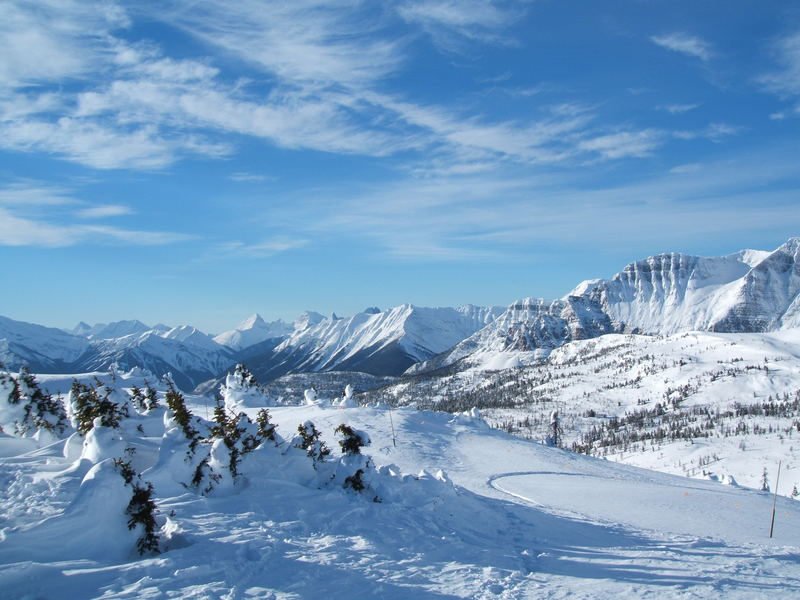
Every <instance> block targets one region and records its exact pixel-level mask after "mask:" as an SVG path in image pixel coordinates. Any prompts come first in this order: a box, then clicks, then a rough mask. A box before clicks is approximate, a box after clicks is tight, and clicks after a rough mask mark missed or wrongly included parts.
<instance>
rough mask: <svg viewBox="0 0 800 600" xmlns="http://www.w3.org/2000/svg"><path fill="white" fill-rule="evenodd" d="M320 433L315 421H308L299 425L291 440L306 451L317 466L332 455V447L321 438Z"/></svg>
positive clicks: (294, 444)
mask: <svg viewBox="0 0 800 600" xmlns="http://www.w3.org/2000/svg"><path fill="white" fill-rule="evenodd" d="M320 435H321V434H320V432H319V431H317V428H316V427H315V426H314V423H312V422H311V421H306V422H305V423H301V424H300V425H298V426H297V435H296V436H295V437H294V438H292V442H291V443H292V445H293V446H295V447H297V448H302V449H303V450H305V451H306V454H307V455H308V456H309V457H310V458H311V460H312V461H313V462H314V466H315V467H316V466H317V464H318V463H320V462H322V461H324V460H325V459H326V458H327V457H328V456H330V453H331V451H330V448H328V446H326V445H325V442H324V441H322V440H321V439H320Z"/></svg>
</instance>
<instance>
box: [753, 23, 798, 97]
mask: <svg viewBox="0 0 800 600" xmlns="http://www.w3.org/2000/svg"><path fill="white" fill-rule="evenodd" d="M773 51H774V55H775V58H776V60H777V62H778V65H779V68H778V69H777V70H774V71H772V72H771V73H767V74H765V75H763V76H762V77H761V78H760V79H759V82H760V83H761V84H762V85H763V86H764V87H765V88H766V89H767V90H768V91H770V92H773V93H775V94H778V95H780V96H782V97H784V98H787V97H789V98H790V97H794V96H799V95H800V32H798V33H793V34H791V35H788V36H786V37H784V38H782V39H780V40H779V41H778V42H777V43H775V44H774V46H773Z"/></svg>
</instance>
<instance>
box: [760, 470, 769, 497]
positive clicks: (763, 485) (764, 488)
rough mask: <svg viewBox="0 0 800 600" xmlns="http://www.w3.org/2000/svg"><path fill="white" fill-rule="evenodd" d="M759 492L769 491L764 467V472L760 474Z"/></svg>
mask: <svg viewBox="0 0 800 600" xmlns="http://www.w3.org/2000/svg"><path fill="white" fill-rule="evenodd" d="M761 491H762V492H768V491H769V476H768V475H767V467H764V471H763V472H762V473H761Z"/></svg>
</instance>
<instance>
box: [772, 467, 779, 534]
mask: <svg viewBox="0 0 800 600" xmlns="http://www.w3.org/2000/svg"><path fill="white" fill-rule="evenodd" d="M780 481H781V461H778V476H777V477H776V478H775V495H774V496H773V497H772V523H770V525H769V537H772V531H773V530H774V529H775V505H776V504H777V503H778V484H779V483H780Z"/></svg>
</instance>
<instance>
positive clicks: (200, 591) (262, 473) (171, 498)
mask: <svg viewBox="0 0 800 600" xmlns="http://www.w3.org/2000/svg"><path fill="white" fill-rule="evenodd" d="M117 393H118V391H116V392H114V394H117ZM115 398H121V397H120V396H118V395H115ZM187 400H188V408H189V409H190V410H191V411H192V412H193V413H194V414H195V415H202V414H203V413H204V410H205V406H204V401H203V400H202V399H200V398H196V397H188V398H187ZM270 410H271V412H272V419H273V422H274V423H275V424H276V426H277V427H276V429H275V431H274V436H275V440H270V439H269V438H267V437H263V438H261V437H260V438H259V439H261V440H262V442H261V443H259V444H258V445H257V446H256V447H255V448H253V449H251V450H249V451H247V453H246V454H243V455H241V456H240V459H241V461H240V462H239V463H238V468H237V471H236V474H235V475H233V474H232V471H230V470H229V469H228V467H227V465H228V459H229V455H228V454H225V453H224V452H223V450H222V449H223V447H224V444H222V443H221V442H222V439H221V438H217V439H216V441H214V438H213V437H212V438H200V441H199V442H198V443H197V445H196V447H195V449H194V450H191V452H192V456H195V454H197V453H202V454H201V456H202V455H205V454H208V453H209V452H210V454H208V456H209V457H210V458H209V460H208V462H207V463H206V467H201V470H200V473H201V474H202V473H207V472H208V471H204V470H203V469H213V472H215V473H216V474H217V475H218V476H219V479H217V480H216V481H217V483H216V486H212V487H210V488H205V487H203V486H198V485H194V484H191V483H190V484H188V485H186V486H183V485H180V484H178V483H177V482H176V480H175V478H178V479H180V478H181V477H182V476H183V474H185V472H187V469H188V472H189V474H191V470H192V469H193V468H194V467H193V466H192V465H191V464H189V463H187V460H188V459H186V458H185V457H186V455H187V443H188V440H187V438H185V437H184V433H183V430H182V429H181V426H180V425H179V424H178V423H177V421H176V419H175V415H174V414H173V413H172V412H171V411H166V414H165V411H164V409H163V408H157V409H153V410H150V411H145V412H135V413H134V414H132V415H131V416H130V417H127V418H125V419H123V420H122V421H121V422H120V426H119V427H118V428H116V429H114V428H112V427H110V426H107V427H103V426H101V425H97V426H96V427H95V428H93V429H91V430H90V431H88V432H87V433H85V434H84V435H81V434H75V435H73V436H70V437H69V438H67V439H63V438H62V439H60V440H56V441H54V442H52V443H50V444H49V445H47V444H41V445H40V446H41V447H37V444H36V443H35V442H34V441H32V440H30V439H27V438H11V437H8V436H5V437H0V453H1V454H2V456H4V458H0V481H2V482H3V486H4V489H5V490H6V493H5V494H3V495H0V532H1V533H0V584H2V586H3V587H2V589H3V592H4V594H6V595H7V596H8V597H9V598H55V597H69V598H82V599H84V598H85V599H91V598H101V597H102V598H107V599H111V598H132V597H162V596H163V597H170V598H197V597H220V598H222V597H241V598H248V597H253V598H312V597H320V596H324V597H326V598H334V599H338V598H341V599H345V598H353V597H363V598H386V599H398V600H399V599H405V598H423V599H428V598H430V599H433V598H486V599H488V598H506V599H509V600H515V599H520V600H522V599H527V598H530V599H532V598H543V597H546V598H553V599H566V598H584V599H587V600H592V599H601V598H603V599H606V598H611V597H618V598H631V599H633V598H643V597H654V598H655V597H658V598H675V597H686V598H713V599H716V598H720V597H724V598H734V599H739V598H741V599H744V598H748V599H749V598H758V597H767V596H769V597H774V598H787V599H788V598H794V597H796V596H797V595H798V594H800V564H798V560H797V556H798V552H800V546H798V545H797V540H798V539H800V525H798V524H800V503H798V502H797V501H794V500H791V499H788V498H785V497H779V498H778V502H777V514H776V520H775V535H774V537H772V538H770V537H769V529H770V515H771V508H772V501H773V499H772V497H771V496H770V495H769V494H765V493H758V492H754V491H750V490H746V489H742V488H738V487H736V486H733V485H722V484H720V483H717V482H710V481H694V480H688V479H686V478H679V477H674V476H670V475H665V474H659V473H654V472H650V471H645V470H641V469H637V468H632V467H628V466H625V465H620V464H614V463H611V462H608V461H602V460H597V459H593V458H589V457H585V456H581V455H579V454H574V453H568V452H565V451H562V450H558V449H554V448H548V447H545V446H542V445H539V444H535V443H531V442H529V441H525V440H521V439H519V438H514V437H511V436H509V435H507V434H505V433H503V432H500V431H496V430H492V429H489V428H488V427H487V426H486V425H485V424H484V423H483V422H482V420H481V418H480V415H479V414H477V413H476V412H475V411H472V412H470V413H465V414H461V415H448V414H444V413H431V412H426V411H417V410H413V409H408V408H407V409H399V410H394V411H391V412H389V411H388V410H387V408H386V407H385V406H384V407H372V408H366V407H359V408H341V407H335V408H326V407H325V406H321V405H313V406H302V407H286V408H272V409H270ZM247 412H248V413H249V414H250V416H251V417H255V416H256V415H257V412H258V409H257V408H255V407H254V408H250V409H248V410H247ZM192 422H193V424H194V427H195V428H196V430H197V431H203V432H204V433H203V434H202V435H212V436H213V435H218V434H213V433H211V431H212V430H211V429H210V428H209V427H208V424H207V423H206V422H205V421H204V420H203V419H194V421H192ZM239 422H243V421H242V420H241V419H240V420H239ZM299 423H302V424H303V426H302V429H304V430H308V428H309V426H310V424H311V423H313V424H314V426H315V427H314V429H315V431H318V432H321V434H322V437H321V440H323V441H324V442H325V443H326V445H327V446H328V447H329V448H331V449H332V452H331V454H329V455H328V456H327V457H322V458H320V459H319V460H317V461H316V462H315V459H314V458H313V457H312V456H309V455H307V453H306V451H305V450H303V449H301V448H300V447H297V446H294V444H296V443H299V441H300V439H299V438H298V437H292V436H293V434H294V432H297V431H298V427H297V426H298V424H299ZM342 423H346V424H348V426H349V427H350V428H351V431H353V432H355V434H356V435H358V437H359V439H361V440H362V441H364V440H366V441H370V440H371V444H370V445H368V446H366V447H364V448H363V453H360V454H356V455H344V454H342V452H340V450H339V443H338V442H339V440H341V439H342V438H341V437H336V436H335V435H334V429H336V428H337V427H339V425H340V424H342ZM212 441H213V443H211V442H212ZM319 441H320V440H318V441H317V446H316V448H317V449H319V448H321V446H319ZM276 444H277V445H276ZM126 445H127V446H128V447H131V448H134V449H135V451H134V452H127V453H126V452H125V451H124V448H125V446H126ZM118 453H120V455H121V456H120V458H121V459H122V462H124V461H126V460H127V461H128V463H129V465H130V466H129V468H130V469H131V471H130V472H129V473H128V479H127V480H126V479H125V472H124V471H123V470H122V467H121V466H120V465H121V464H122V463H117V464H115V463H114V462H113V461H112V460H111V459H112V458H116V457H117V455H118ZM314 456H316V455H314ZM357 467H358V468H362V474H361V475H360V476H359V477H361V478H362V479H359V481H362V483H363V484H364V487H363V488H359V489H356V488H355V487H354V486H353V485H352V481H353V480H352V479H351V480H350V481H351V483H350V484H348V480H347V478H345V477H344V476H345V475H346V474H347V473H353V472H354V469H356V468H357ZM443 468H444V469H446V472H445V471H442V470H441V469H443ZM139 473H141V478H139ZM205 477H206V476H205V475H202V477H200V480H202V481H207V480H208V479H206V478H205ZM146 482H152V483H153V484H154V486H153V489H152V491H151V492H152V496H150V497H151V499H152V500H153V501H154V502H155V508H156V511H157V512H156V513H155V516H154V520H153V522H152V526H153V530H152V531H153V533H154V534H155V536H156V544H157V547H158V548H159V549H160V551H161V553H160V554H152V553H151V552H150V551H147V552H145V553H144V555H141V556H140V554H139V552H137V550H136V544H137V537H138V536H140V535H143V533H144V529H143V525H142V521H134V527H132V528H130V529H129V527H128V525H127V523H128V519H129V518H130V516H131V515H133V514H138V513H136V512H132V511H131V506H132V504H129V502H128V501H129V499H130V500H131V502H133V498H135V496H134V495H133V493H134V491H135V490H134V486H139V488H138V489H139V490H140V492H138V493H139V494H140V496H141V495H142V493H143V492H141V490H146V486H145V483H146ZM206 490H207V491H206ZM133 506H134V507H141V506H143V505H142V504H141V503H139V504H133ZM137 510H138V509H137ZM139 539H140V540H141V539H142V538H139ZM56 542H57V543H56ZM210 557H213V560H209V559H210Z"/></svg>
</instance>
